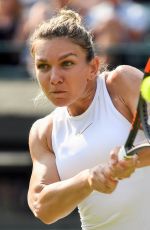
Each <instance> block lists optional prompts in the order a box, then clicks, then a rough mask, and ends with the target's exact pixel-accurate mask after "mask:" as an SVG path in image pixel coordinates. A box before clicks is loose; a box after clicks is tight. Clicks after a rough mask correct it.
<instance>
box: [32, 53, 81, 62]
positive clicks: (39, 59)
mask: <svg viewBox="0 0 150 230" xmlns="http://www.w3.org/2000/svg"><path fill="white" fill-rule="evenodd" d="M69 56H75V57H77V54H74V53H67V54H64V55H62V56H61V57H60V58H59V59H58V60H59V61H61V60H62V59H65V58H67V57H69ZM36 61H41V62H46V61H47V60H46V59H43V58H40V57H39V58H37V60H36Z"/></svg>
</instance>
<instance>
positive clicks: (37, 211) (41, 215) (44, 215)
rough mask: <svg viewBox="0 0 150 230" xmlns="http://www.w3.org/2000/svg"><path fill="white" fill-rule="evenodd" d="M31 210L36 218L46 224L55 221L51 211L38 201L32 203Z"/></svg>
mask: <svg viewBox="0 0 150 230" xmlns="http://www.w3.org/2000/svg"><path fill="white" fill-rule="evenodd" d="M31 211H32V212H33V214H34V216H35V217H36V218H37V219H39V220H40V221H41V222H43V223H44V224H46V225H49V224H53V223H54V222H56V221H57V219H56V218H55V216H54V214H53V213H52V212H51V213H50V211H49V210H47V208H46V207H44V205H43V204H41V203H40V202H36V204H34V205H32V207H31Z"/></svg>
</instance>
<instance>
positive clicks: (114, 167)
mask: <svg viewBox="0 0 150 230" xmlns="http://www.w3.org/2000/svg"><path fill="white" fill-rule="evenodd" d="M119 150H120V148H119V147H116V148H115V149H113V150H112V151H111V152H110V159H109V171H107V172H106V174H109V175H111V176H112V177H113V178H117V179H124V178H128V177H130V176H131V174H132V173H134V171H135V169H136V166H137V162H138V156H137V155H133V156H132V157H130V158H127V159H122V160H119V159H118V152H119Z"/></svg>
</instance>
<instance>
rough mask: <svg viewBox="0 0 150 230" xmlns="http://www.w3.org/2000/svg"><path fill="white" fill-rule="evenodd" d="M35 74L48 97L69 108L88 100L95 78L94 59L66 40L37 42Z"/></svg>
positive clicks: (56, 103) (57, 39) (35, 48)
mask: <svg viewBox="0 0 150 230" xmlns="http://www.w3.org/2000/svg"><path fill="white" fill-rule="evenodd" d="M34 58H35V71H36V76H37V79H38V82H39V84H40V86H41V88H42V90H43V92H44V93H45V95H46V96H47V98H48V99H49V100H50V101H51V102H52V103H53V104H54V105H56V106H69V105H73V104H74V103H77V102H80V101H81V100H82V99H83V98H86V95H87V94H88V91H89V88H90V81H91V80H93V79H94V80H95V79H96V72H97V69H96V68H97V67H96V64H94V60H92V61H91V62H90V63H88V62H87V61H86V53H85V51H84V50H83V49H82V48H81V47H80V46H78V45H76V44H74V43H73V42H71V41H70V40H69V39H67V38H54V39H52V40H38V41H36V42H35V44H34Z"/></svg>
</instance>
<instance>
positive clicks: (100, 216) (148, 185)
mask: <svg viewBox="0 0 150 230" xmlns="http://www.w3.org/2000/svg"><path fill="white" fill-rule="evenodd" d="M129 129H130V123H129V122H128V121H127V120H126V118H125V117H124V116H123V115H122V114H120V113H119V112H118V111H117V109H116V108H115V107H114V105H113V103H112V101H111V98H110V96H109V94H108V91H107V88H106V84H105V76H104V75H100V76H99V77H98V79H97V89H96V93H95V97H94V99H93V101H92V103H91V105H90V106H89V108H88V109H87V110H86V111H85V112H84V113H83V114H81V115H79V116H75V117H72V116H70V115H69V114H68V111H67V108H66V107H61V108H56V109H55V111H54V112H53V130H52V145H53V150H54V153H55V155H56V164H57V168H58V172H59V175H60V178H61V180H65V179H67V178H70V177H72V176H74V175H76V174H77V173H79V172H80V171H82V170H84V169H87V168H91V167H93V166H95V165H97V164H99V163H100V164H101V163H104V162H106V161H107V160H108V156H109V153H110V150H111V149H113V148H114V147H116V146H121V145H123V144H124V143H125V140H126V138H127V136H128V133H129ZM144 174H145V175H144ZM149 205H150V167H145V168H143V169H138V170H137V171H136V172H135V173H134V174H133V175H132V177H130V178H129V179H125V180H122V181H120V182H119V185H118V186H117V189H116V190H115V191H114V192H113V193H112V194H103V193H98V192H96V191H94V192H93V193H91V194H90V195H89V196H88V197H87V198H86V199H84V200H83V201H82V202H81V203H80V204H79V205H78V209H79V214H80V219H81V223H82V229H84V230H127V229H129V230H141V229H143V230H150V208H149V209H148V207H149ZM143 226H144V227H143Z"/></svg>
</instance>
